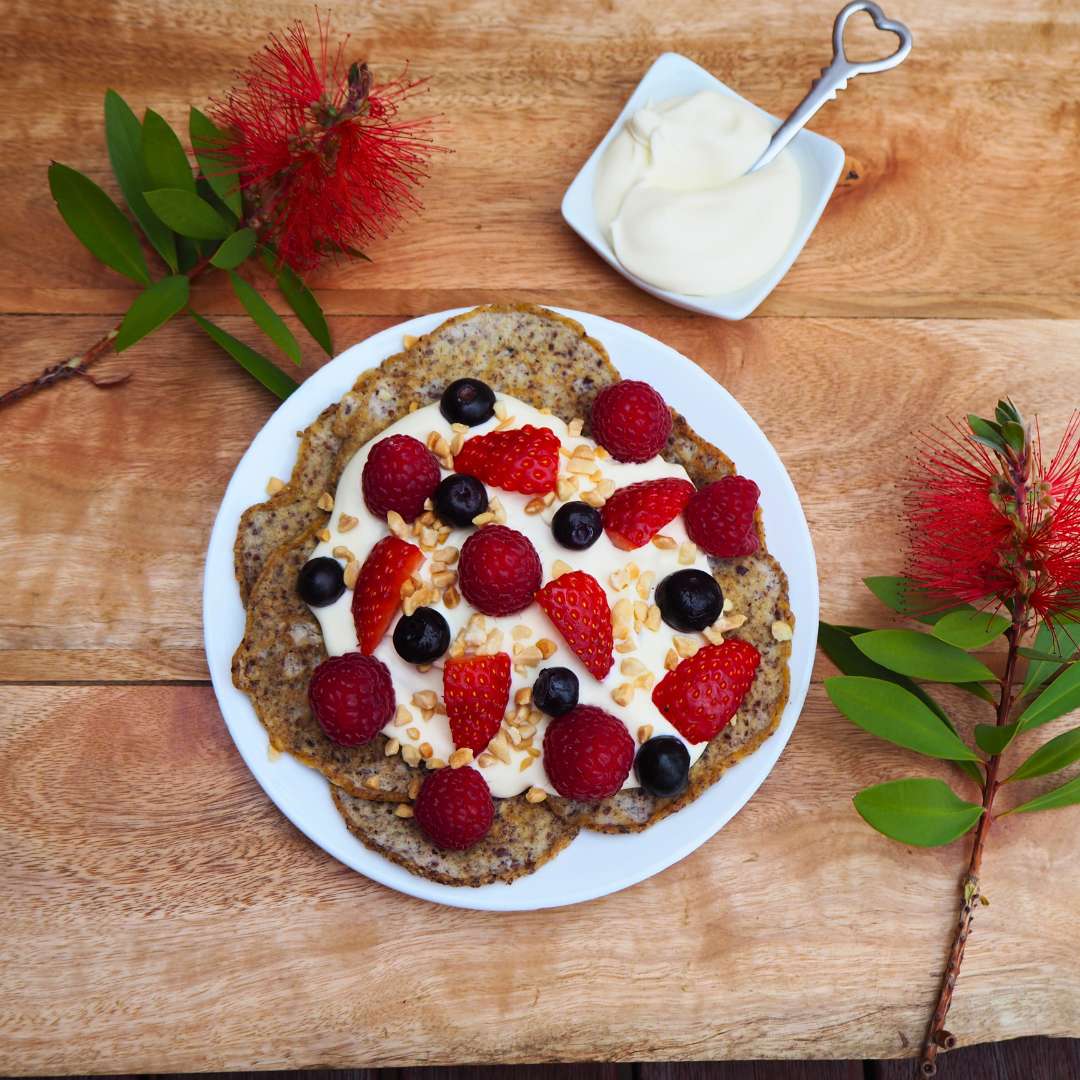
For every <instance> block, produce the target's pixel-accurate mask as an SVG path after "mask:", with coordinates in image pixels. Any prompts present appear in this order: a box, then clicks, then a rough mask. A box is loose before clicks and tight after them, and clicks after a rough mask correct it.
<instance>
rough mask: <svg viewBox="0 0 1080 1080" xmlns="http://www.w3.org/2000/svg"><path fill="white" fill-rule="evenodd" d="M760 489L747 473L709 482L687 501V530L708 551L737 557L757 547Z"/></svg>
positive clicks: (721, 555) (695, 541) (723, 555)
mask: <svg viewBox="0 0 1080 1080" xmlns="http://www.w3.org/2000/svg"><path fill="white" fill-rule="evenodd" d="M760 494H761V490H760V489H759V488H758V486H757V484H755V483H754V481H753V480H749V479H747V478H746V477H745V476H725V477H722V478H721V479H720V480H717V481H716V482H715V483H712V484H706V485H705V487H703V488H702V489H701V490H700V491H698V492H695V493H694V496H693V498H692V499H691V500H690V502H689V503H687V505H686V531H687V533H688V534H689V535H690V539H691V540H693V541H694V543H695V544H697V546H698V547H699V548H701V550H702V551H704V552H705V553H706V554H708V555H717V556H720V557H722V558H734V557H735V556H738V555H753V553H754V552H755V551H757V549H758V542H759V541H758V534H757V529H756V528H755V526H754V510H755V509H756V508H757V501H758V496H759V495H760Z"/></svg>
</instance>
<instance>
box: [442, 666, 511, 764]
mask: <svg viewBox="0 0 1080 1080" xmlns="http://www.w3.org/2000/svg"><path fill="white" fill-rule="evenodd" d="M509 700H510V657H509V656H508V655H507V654H506V653H495V654H494V655H493V656H457V657H453V656H452V657H448V658H447V660H446V664H445V665H444V666H443V701H444V702H446V715H447V716H448V717H449V718H450V734H451V736H452V737H453V740H454V746H456V747H459V748H460V747H462V746H467V747H469V748H470V749H471V750H472V752H473V753H474V754H479V753H480V751H481V750H483V749H484V748H485V747H486V746H487V744H488V743H489V742H491V740H492V739H493V738H494V737H495V735H496V734H497V733H498V731H499V728H500V727H501V726H502V721H503V715H504V713H505V712H506V703H507V702H508V701H509Z"/></svg>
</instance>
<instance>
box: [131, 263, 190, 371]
mask: <svg viewBox="0 0 1080 1080" xmlns="http://www.w3.org/2000/svg"><path fill="white" fill-rule="evenodd" d="M189 284H190V283H189V281H188V279H187V277H186V276H185V275H184V274H174V275H173V276H172V277H167V278H162V279H161V280H160V281H155V282H154V284H153V285H151V286H150V287H149V288H148V289H146V290H145V291H143V292H142V293H140V294H139V295H138V296H137V297H136V298H135V303H134V304H132V305H131V307H130V308H128V312H127V314H126V315H125V316H124V321H123V322H122V323H121V324H120V332H119V333H118V334H117V335H116V340H115V341H114V342H113V347H114V348H115V349H116V351H117V352H123V351H124V349H126V348H127V347H128V346H129V345H134V344H135V342H136V341H138V340H139V339H140V338H144V337H146V335H147V334H149V333H150V332H151V331H153V330H156V329H157V328H158V327H159V326H161V324H162V323H166V322H168V321H169V319H171V318H172V317H173V316H174V315H175V314H176V313H177V312H178V311H179V310H180V309H181V308H182V307H183V306H184V305H185V304H186V303H187V302H188V292H189Z"/></svg>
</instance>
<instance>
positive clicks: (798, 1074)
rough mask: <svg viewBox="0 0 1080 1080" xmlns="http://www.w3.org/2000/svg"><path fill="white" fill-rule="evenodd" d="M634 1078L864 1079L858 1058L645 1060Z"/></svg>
mask: <svg viewBox="0 0 1080 1080" xmlns="http://www.w3.org/2000/svg"><path fill="white" fill-rule="evenodd" d="M637 1072H638V1075H637V1077H635V1080H864V1071H863V1063H862V1062H861V1061H710V1062H700V1061H674V1062H665V1063H659V1062H657V1063H655V1064H654V1063H651V1062H646V1063H645V1064H643V1065H639V1066H638V1070H637Z"/></svg>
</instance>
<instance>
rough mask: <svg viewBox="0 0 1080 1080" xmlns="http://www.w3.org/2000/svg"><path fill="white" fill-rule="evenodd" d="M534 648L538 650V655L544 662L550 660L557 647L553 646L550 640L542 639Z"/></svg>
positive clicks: (553, 643)
mask: <svg viewBox="0 0 1080 1080" xmlns="http://www.w3.org/2000/svg"><path fill="white" fill-rule="evenodd" d="M536 647H537V648H538V649H539V650H540V655H541V656H542V657H543V658H544V659H545V660H550V659H551V658H552V657H553V656H554V655H555V653H556V652H557V651H558V648H559V646H558V645H556V644H555V642H554V641H552V640H551V638H546V637H542V638H540V639H539V641H537V643H536Z"/></svg>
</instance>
